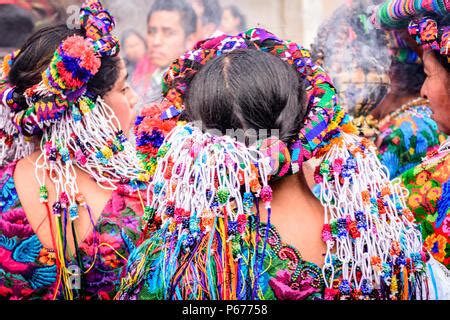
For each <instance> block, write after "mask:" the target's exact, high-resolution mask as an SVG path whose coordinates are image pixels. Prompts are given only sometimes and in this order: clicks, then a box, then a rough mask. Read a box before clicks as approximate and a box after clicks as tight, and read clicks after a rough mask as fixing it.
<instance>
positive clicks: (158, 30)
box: [143, 0, 198, 104]
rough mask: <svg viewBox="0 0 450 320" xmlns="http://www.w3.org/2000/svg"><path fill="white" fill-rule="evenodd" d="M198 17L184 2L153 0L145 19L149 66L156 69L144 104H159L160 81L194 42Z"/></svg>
mask: <svg viewBox="0 0 450 320" xmlns="http://www.w3.org/2000/svg"><path fill="white" fill-rule="evenodd" d="M196 32H197V16H196V14H195V11H194V10H193V9H192V7H191V5H189V4H188V3H187V2H186V1H184V0H156V1H155V2H154V3H153V5H152V7H151V9H150V12H149V14H148V18H147V44H148V50H149V53H148V56H149V62H150V64H151V65H152V66H154V67H155V68H156V70H155V71H154V72H153V74H152V76H151V82H150V85H149V88H148V89H147V90H145V91H146V92H145V95H144V98H143V99H144V101H143V102H144V103H145V104H147V103H152V102H157V101H160V99H161V96H162V79H163V76H164V73H165V72H166V71H167V69H168V67H169V66H170V64H171V63H172V62H173V61H175V60H176V59H178V58H179V57H180V56H181V55H182V54H183V53H184V52H186V51H187V50H189V49H191V48H192V47H193V46H194V45H195V43H196V41H197V39H198V38H197V34H196Z"/></svg>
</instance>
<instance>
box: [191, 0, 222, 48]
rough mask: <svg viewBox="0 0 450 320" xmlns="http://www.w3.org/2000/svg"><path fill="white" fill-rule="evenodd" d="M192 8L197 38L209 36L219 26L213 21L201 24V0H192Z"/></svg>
mask: <svg viewBox="0 0 450 320" xmlns="http://www.w3.org/2000/svg"><path fill="white" fill-rule="evenodd" d="M191 5H192V9H194V11H195V14H196V15H197V37H198V39H199V40H204V39H207V38H209V37H210V36H211V35H212V34H213V33H214V32H215V31H216V30H217V28H218V27H219V26H217V25H215V24H214V23H206V24H203V16H204V14H205V7H204V6H203V2H202V1H201V0H192V2H191Z"/></svg>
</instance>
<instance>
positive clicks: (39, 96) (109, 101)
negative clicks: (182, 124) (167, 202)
mask: <svg viewBox="0 0 450 320" xmlns="http://www.w3.org/2000/svg"><path fill="white" fill-rule="evenodd" d="M80 22H81V26H82V28H81V29H80V30H69V29H68V28H67V27H66V26H55V27H48V28H44V29H42V30H40V31H38V32H37V33H35V34H34V35H32V36H31V38H30V39H29V40H28V41H27V43H26V44H25V45H24V46H23V47H22V49H21V51H20V52H18V53H15V54H12V55H10V56H8V57H7V58H6V59H5V61H4V65H3V69H4V70H3V77H2V80H1V83H0V97H1V102H2V104H1V105H0V140H1V145H0V166H1V167H0V299H14V300H19V299H20V300H25V299H61V298H63V299H110V298H111V297H113V296H114V295H115V292H116V285H117V284H118V281H119V276H120V274H121V272H122V269H123V266H124V265H125V264H126V259H127V256H128V253H129V251H130V250H131V249H132V247H133V241H136V240H137V237H138V229H139V221H140V215H142V214H143V206H142V205H141V201H140V200H139V198H138V196H134V193H133V191H134V190H135V189H136V188H137V187H139V179H141V180H142V179H143V178H145V174H144V175H143V174H142V171H141V170H140V169H139V168H140V166H139V163H138V160H137V157H136V153H135V151H134V148H133V147H132V146H131V144H130V143H129V142H128V141H127V138H126V136H125V134H124V132H128V131H129V129H130V126H131V121H132V118H133V112H132V109H133V105H134V104H135V103H136V100H137V99H136V95H135V94H134V92H133V91H132V90H131V89H130V88H129V86H128V84H127V81H126V77H127V75H126V68H125V64H124V62H123V61H122V59H120V58H119V57H118V56H117V55H118V53H119V43H118V41H117V39H116V38H115V37H114V36H113V35H112V34H111V32H112V30H113V27H114V20H113V18H112V17H111V16H110V15H109V13H108V11H106V10H104V9H103V7H102V5H101V4H100V3H99V2H98V1H94V0H89V1H86V2H85V3H84V5H83V6H82V9H81V14H80Z"/></svg>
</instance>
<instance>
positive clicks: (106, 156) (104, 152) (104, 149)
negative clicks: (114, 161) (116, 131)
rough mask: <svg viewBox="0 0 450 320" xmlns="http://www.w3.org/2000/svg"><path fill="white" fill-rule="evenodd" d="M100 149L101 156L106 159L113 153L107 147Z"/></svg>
mask: <svg viewBox="0 0 450 320" xmlns="http://www.w3.org/2000/svg"><path fill="white" fill-rule="evenodd" d="M101 151H102V154H103V156H104V157H105V158H106V159H108V160H109V159H111V158H112V157H113V156H114V153H113V152H112V150H111V149H110V148H109V147H103V148H102V150H101Z"/></svg>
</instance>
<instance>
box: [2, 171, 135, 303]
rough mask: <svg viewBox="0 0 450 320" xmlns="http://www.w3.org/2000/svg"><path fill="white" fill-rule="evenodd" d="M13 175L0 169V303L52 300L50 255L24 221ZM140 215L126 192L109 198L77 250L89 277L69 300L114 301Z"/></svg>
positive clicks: (53, 279)
mask: <svg viewBox="0 0 450 320" xmlns="http://www.w3.org/2000/svg"><path fill="white" fill-rule="evenodd" d="M14 170H15V164H12V165H10V166H8V167H5V168H0V300H1V299H8V300H27V299H40V300H52V299H53V298H54V295H55V288H56V284H57V264H56V255H55V253H54V252H53V251H52V250H48V249H46V248H43V246H42V244H41V243H40V241H39V239H38V237H37V236H36V235H35V234H34V231H33V229H32V227H31V226H30V224H29V222H28V220H27V218H26V215H25V212H24V210H23V208H22V207H21V204H20V202H19V201H18V195H17V191H16V190H15V186H14V181H13V179H12V177H13V173H14ZM122 191H123V192H122ZM125 191H126V192H125ZM142 211H143V210H142V206H141V205H140V199H139V198H138V197H137V196H134V195H131V194H130V192H129V190H128V188H126V187H122V188H120V191H117V192H114V193H113V196H112V198H111V200H110V201H109V202H108V205H107V206H106V207H105V209H104V210H103V212H102V216H101V218H100V219H99V221H98V222H97V225H96V227H95V230H94V232H92V233H91V234H90V235H89V236H88V237H87V239H86V240H85V241H84V242H83V243H81V244H80V246H79V247H80V253H79V254H80V256H79V261H81V262H82V267H83V271H84V272H85V271H86V270H89V272H88V273H87V274H86V275H85V276H84V278H83V290H82V291H83V292H80V295H79V296H75V299H87V300H92V299H94V300H97V299H104V300H109V299H112V298H113V297H114V296H115V293H116V291H117V288H118V285H119V279H120V276H121V275H122V273H123V268H124V267H125V265H126V263H127V260H126V258H127V257H128V255H129V252H130V251H129V248H133V247H134V244H135V243H136V241H137V240H138V237H139V234H140V230H139V229H138V226H139V221H140V217H141V216H142V214H143V212H142ZM124 217H125V218H124ZM122 218H124V221H122ZM124 239H126V241H125V240H124ZM76 265H78V260H77V262H76Z"/></svg>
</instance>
